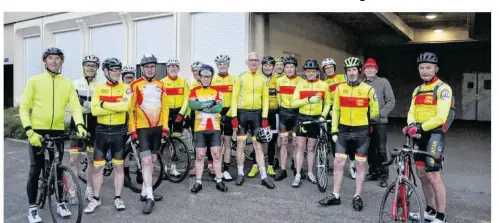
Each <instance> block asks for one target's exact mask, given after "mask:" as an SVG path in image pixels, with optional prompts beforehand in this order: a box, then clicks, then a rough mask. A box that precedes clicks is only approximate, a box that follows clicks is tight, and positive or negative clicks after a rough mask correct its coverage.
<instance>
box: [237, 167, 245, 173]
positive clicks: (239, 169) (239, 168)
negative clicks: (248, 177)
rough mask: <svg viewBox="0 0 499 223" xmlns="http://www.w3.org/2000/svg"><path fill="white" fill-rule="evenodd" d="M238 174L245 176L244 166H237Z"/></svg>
mask: <svg viewBox="0 0 499 223" xmlns="http://www.w3.org/2000/svg"><path fill="white" fill-rule="evenodd" d="M237 174H238V175H244V166H237Z"/></svg>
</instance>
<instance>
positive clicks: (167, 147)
mask: <svg viewBox="0 0 499 223" xmlns="http://www.w3.org/2000/svg"><path fill="white" fill-rule="evenodd" d="M161 140H162V143H161V147H160V148H161V149H160V154H163V153H164V152H165V151H166V152H167V154H166V156H165V157H167V158H169V163H170V164H169V166H168V165H165V167H164V175H165V178H166V179H167V180H168V181H170V182H172V183H180V182H182V181H183V180H184V179H185V178H186V177H187V175H188V174H189V170H190V168H191V161H190V159H191V157H190V150H189V149H188V148H187V146H186V145H185V143H184V141H182V139H181V138H179V137H176V136H171V135H170V136H169V137H168V138H166V140H164V139H161ZM168 170H172V171H168ZM173 170H176V171H177V173H179V174H174V173H173Z"/></svg>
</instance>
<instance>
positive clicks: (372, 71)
mask: <svg viewBox="0 0 499 223" xmlns="http://www.w3.org/2000/svg"><path fill="white" fill-rule="evenodd" d="M377 73H378V65H377V64H376V61H375V60H374V59H373V58H369V59H367V61H366V64H365V65H364V74H365V75H366V79H365V83H367V84H369V85H371V86H372V87H374V90H375V92H376V96H377V97H378V103H379V116H378V117H374V118H373V119H370V121H369V122H370V123H369V124H370V125H371V127H372V128H371V134H370V143H369V150H368V155H367V157H368V164H369V174H368V175H367V176H366V180H367V181H375V180H378V179H379V180H380V181H379V185H380V186H381V187H386V186H387V179H388V176H389V174H388V171H389V167H388V166H384V167H383V166H382V165H381V163H383V162H386V161H388V157H387V153H386V141H387V136H386V126H387V124H388V114H389V113H390V112H391V111H392V110H393V108H394V107H395V96H394V95H393V91H392V86H391V85H390V82H389V81H388V80H387V79H386V78H383V77H378V76H377Z"/></svg>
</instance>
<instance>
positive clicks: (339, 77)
mask: <svg viewBox="0 0 499 223" xmlns="http://www.w3.org/2000/svg"><path fill="white" fill-rule="evenodd" d="M325 81H326V83H327V85H328V86H329V92H330V93H331V105H333V104H334V97H333V95H334V92H335V91H336V88H337V87H338V85H340V84H341V83H344V82H346V79H345V74H333V75H331V76H327V77H326V80H325Z"/></svg>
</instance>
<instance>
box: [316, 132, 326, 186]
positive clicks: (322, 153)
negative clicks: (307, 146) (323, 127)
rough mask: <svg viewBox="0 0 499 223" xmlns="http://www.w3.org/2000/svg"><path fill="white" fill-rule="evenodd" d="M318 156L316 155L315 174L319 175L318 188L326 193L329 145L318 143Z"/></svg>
mask: <svg viewBox="0 0 499 223" xmlns="http://www.w3.org/2000/svg"><path fill="white" fill-rule="evenodd" d="M316 151H317V156H316V157H315V167H316V168H315V171H316V173H315V175H316V176H317V188H319V191H320V192H322V193H324V192H325V191H326V188H327V164H326V163H327V147H326V145H325V144H324V143H322V142H319V143H317V147H316Z"/></svg>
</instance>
